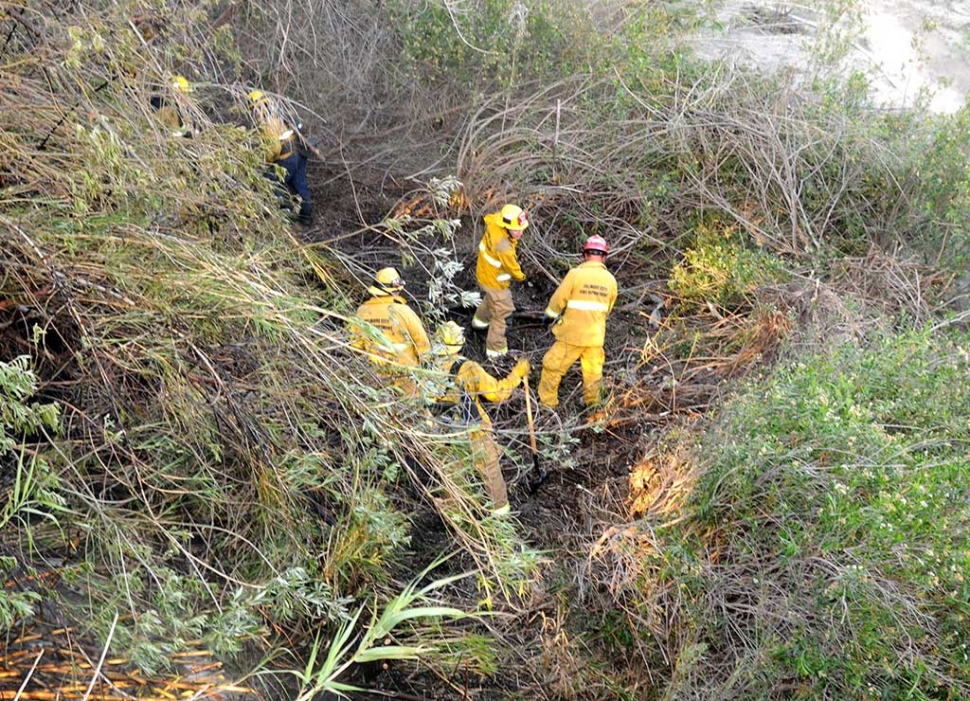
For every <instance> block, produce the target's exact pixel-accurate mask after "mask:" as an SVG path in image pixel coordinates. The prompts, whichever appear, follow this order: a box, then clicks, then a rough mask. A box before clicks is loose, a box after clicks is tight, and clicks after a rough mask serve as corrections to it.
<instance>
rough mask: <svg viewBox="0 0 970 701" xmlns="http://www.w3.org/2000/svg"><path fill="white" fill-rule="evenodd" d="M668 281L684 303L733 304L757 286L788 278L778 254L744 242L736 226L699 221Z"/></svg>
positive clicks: (737, 304)
mask: <svg viewBox="0 0 970 701" xmlns="http://www.w3.org/2000/svg"><path fill="white" fill-rule="evenodd" d="M691 238H692V241H691V243H690V244H689V245H688V247H687V249H686V250H685V251H684V255H683V259H682V260H681V261H680V262H678V263H677V264H676V265H674V267H673V269H672V270H671V271H670V280H669V282H668V285H669V287H670V289H671V290H672V291H673V292H674V293H676V294H677V295H678V296H679V297H680V298H681V300H683V301H684V302H687V303H693V304H704V303H707V302H711V303H714V304H716V305H718V306H721V307H728V308H733V307H737V306H739V305H741V304H744V303H745V302H750V300H751V295H752V293H753V292H754V291H755V290H757V289H758V288H759V287H763V286H765V285H769V284H773V283H777V282H781V281H782V280H785V279H786V278H787V275H786V273H785V270H784V266H783V264H782V261H781V259H780V258H778V256H776V255H774V254H772V253H770V252H768V251H765V250H763V249H759V248H755V247H753V246H751V245H748V244H746V243H745V241H744V239H743V238H742V236H741V235H740V234H739V233H738V231H737V228H736V227H728V226H723V225H721V224H718V223H716V222H715V223H702V224H700V225H698V226H697V228H696V229H694V231H693V232H692V235H691Z"/></svg>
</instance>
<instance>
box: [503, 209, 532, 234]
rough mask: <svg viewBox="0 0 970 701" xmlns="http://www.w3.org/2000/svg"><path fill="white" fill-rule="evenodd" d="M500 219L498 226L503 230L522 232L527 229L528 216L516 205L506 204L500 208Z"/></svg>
mask: <svg viewBox="0 0 970 701" xmlns="http://www.w3.org/2000/svg"><path fill="white" fill-rule="evenodd" d="M501 217H502V221H501V224H500V226H501V227H502V228H503V229H516V230H518V231H524V230H525V229H528V228H529V215H528V214H526V213H525V212H524V211H523V210H522V208H521V207H519V206H518V205H515V204H507V205H505V206H504V207H502V211H501Z"/></svg>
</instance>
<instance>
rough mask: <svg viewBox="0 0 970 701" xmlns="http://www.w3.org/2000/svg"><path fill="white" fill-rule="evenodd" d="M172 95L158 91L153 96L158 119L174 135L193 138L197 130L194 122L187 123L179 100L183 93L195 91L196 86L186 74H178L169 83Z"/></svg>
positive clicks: (153, 106)
mask: <svg viewBox="0 0 970 701" xmlns="http://www.w3.org/2000/svg"><path fill="white" fill-rule="evenodd" d="M169 88H170V91H171V93H172V94H171V95H163V94H158V93H156V94H155V95H152V97H151V106H152V109H153V110H155V116H156V117H158V121H159V122H161V123H162V125H163V126H164V127H165V128H166V129H168V130H169V132H170V133H171V135H172V136H179V137H185V138H188V139H191V138H192V133H193V132H194V131H195V129H194V128H193V126H192V124H186V122H185V119H184V118H183V117H182V110H181V109H179V105H178V100H179V99H185V98H180V96H182V95H188V94H189V93H192V92H195V88H194V87H193V86H192V85H191V84H190V83H189V81H188V80H186V79H185V76H181V75H177V76H174V77H173V78H172V81H171V83H170V84H169Z"/></svg>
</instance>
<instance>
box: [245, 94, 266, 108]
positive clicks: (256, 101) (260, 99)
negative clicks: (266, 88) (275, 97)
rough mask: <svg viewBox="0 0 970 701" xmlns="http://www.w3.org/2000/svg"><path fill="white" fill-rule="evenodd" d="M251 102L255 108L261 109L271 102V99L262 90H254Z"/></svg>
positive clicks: (250, 96) (250, 95)
mask: <svg viewBox="0 0 970 701" xmlns="http://www.w3.org/2000/svg"><path fill="white" fill-rule="evenodd" d="M249 101H250V102H252V103H253V107H259V106H260V105H262V104H263V103H265V102H269V98H268V97H266V93H264V92H263V91H262V90H252V91H251V92H250V93H249Z"/></svg>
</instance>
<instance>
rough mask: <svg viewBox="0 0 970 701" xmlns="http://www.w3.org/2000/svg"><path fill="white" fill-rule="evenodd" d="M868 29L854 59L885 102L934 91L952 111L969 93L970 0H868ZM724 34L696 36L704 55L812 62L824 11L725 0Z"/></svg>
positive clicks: (752, 61) (799, 64)
mask: <svg viewBox="0 0 970 701" xmlns="http://www.w3.org/2000/svg"><path fill="white" fill-rule="evenodd" d="M862 8H863V21H864V27H865V29H864V31H863V33H862V35H861V36H860V37H859V38H858V39H857V40H856V41H855V42H854V44H853V49H852V51H851V54H850V57H849V59H848V60H849V62H850V63H851V65H852V66H853V67H858V68H863V69H865V70H866V71H867V72H868V73H869V75H870V77H871V80H872V85H873V88H874V93H875V95H876V96H877V97H878V98H879V99H880V101H882V102H883V103H885V104H887V105H893V106H904V105H909V104H912V101H913V100H914V98H915V97H916V96H917V95H918V93H919V92H920V90H923V89H929V90H930V91H932V94H933V96H932V99H931V102H930V106H931V108H932V109H934V110H936V111H938V112H946V113H949V112H954V111H956V110H957V109H959V108H960V107H961V106H963V104H964V103H965V101H966V98H967V95H968V94H970V0H863V6H862ZM717 18H718V20H719V22H720V24H721V25H722V26H723V28H724V29H723V30H722V31H708V32H704V33H702V34H701V35H700V36H698V37H697V50H698V52H699V53H701V54H702V55H704V56H708V57H713V56H720V57H726V58H729V59H730V60H733V61H736V62H739V63H745V64H749V65H759V66H762V67H765V68H768V69H773V68H781V67H786V66H793V67H795V68H796V70H799V69H802V68H804V66H806V65H808V63H809V59H810V53H809V52H810V51H811V50H812V49H811V44H812V41H813V39H814V37H815V36H816V35H817V26H818V23H819V15H818V14H817V13H816V12H813V11H812V10H811V9H810V8H808V7H807V6H806V5H802V4H798V3H790V2H770V1H765V0H760V1H753V0H727V1H726V2H725V3H724V4H723V6H722V7H721V9H720V10H719V11H718V13H717Z"/></svg>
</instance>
